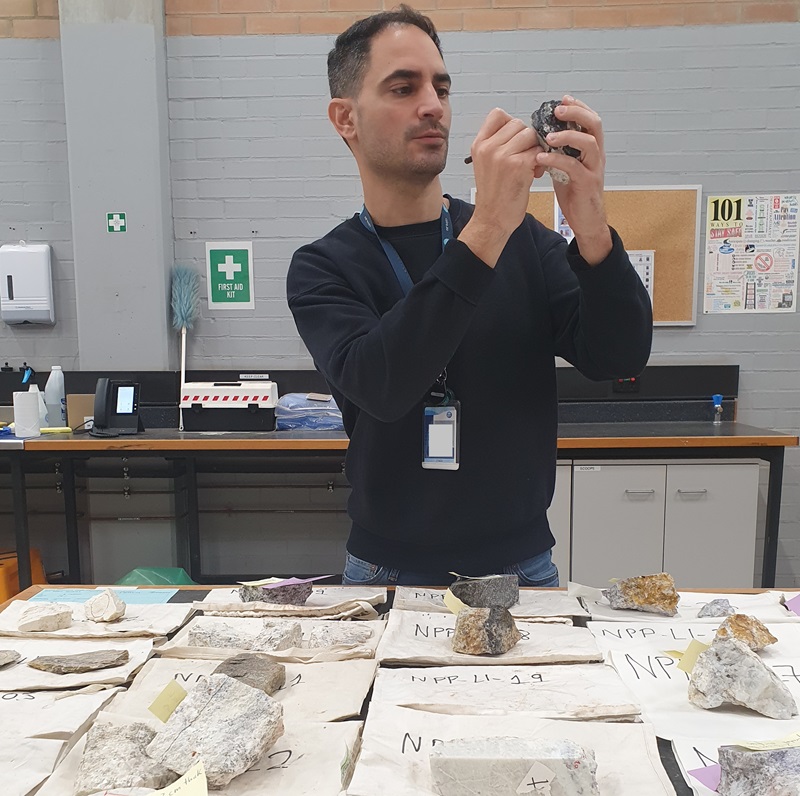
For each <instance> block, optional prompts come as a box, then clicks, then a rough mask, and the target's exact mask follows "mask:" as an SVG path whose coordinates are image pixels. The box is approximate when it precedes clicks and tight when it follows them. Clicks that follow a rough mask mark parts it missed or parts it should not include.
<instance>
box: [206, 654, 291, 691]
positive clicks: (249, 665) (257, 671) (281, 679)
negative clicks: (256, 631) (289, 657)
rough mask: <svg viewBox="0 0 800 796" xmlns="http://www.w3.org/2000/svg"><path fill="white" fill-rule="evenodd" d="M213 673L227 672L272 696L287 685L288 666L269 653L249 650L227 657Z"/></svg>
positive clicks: (230, 675)
mask: <svg viewBox="0 0 800 796" xmlns="http://www.w3.org/2000/svg"><path fill="white" fill-rule="evenodd" d="M212 674H227V675H228V677H232V678H233V679H234V680H238V681H239V682H240V683H245V684H246V685H249V686H252V687H253V688H258V689H259V690H260V691H263V692H264V693H265V694H268V695H269V696H272V695H273V694H274V693H275V692H276V691H279V690H280V689H281V688H283V686H284V685H286V667H285V666H284V665H283V664H282V663H276V662H275V661H273V660H271V659H270V657H269V656H268V655H261V654H259V653H258V652H247V653H243V654H241V655H234V656H232V657H231V658H226V659H225V660H224V661H223V662H222V663H221V664H220V665H219V666H217V668H216V669H214V671H213V672H212Z"/></svg>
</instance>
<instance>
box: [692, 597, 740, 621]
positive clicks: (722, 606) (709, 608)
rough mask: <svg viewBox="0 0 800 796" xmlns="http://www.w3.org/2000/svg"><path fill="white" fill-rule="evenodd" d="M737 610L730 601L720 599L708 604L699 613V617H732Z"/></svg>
mask: <svg viewBox="0 0 800 796" xmlns="http://www.w3.org/2000/svg"><path fill="white" fill-rule="evenodd" d="M735 613H736V609H735V608H734V607H733V606H732V605H731V602H730V600H726V599H725V598H720V599H718V600H712V601H711V602H710V603H706V604H705V605H704V606H703V607H702V608H701V609H700V610H699V611H698V612H697V616H698V617H700V618H702V617H704V616H730V615H731V614H735Z"/></svg>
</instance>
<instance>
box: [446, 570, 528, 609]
mask: <svg viewBox="0 0 800 796" xmlns="http://www.w3.org/2000/svg"><path fill="white" fill-rule="evenodd" d="M450 591H451V592H452V593H453V596H455V597H458V599H459V600H461V602H462V603H464V605H468V606H469V607H470V608H491V607H492V606H493V605H502V606H503V608H511V606H512V605H516V604H517V603H518V602H519V579H518V578H517V576H516V575H487V576H486V577H485V578H464V579H461V580H456V581H454V582H453V583H452V584H451V586H450Z"/></svg>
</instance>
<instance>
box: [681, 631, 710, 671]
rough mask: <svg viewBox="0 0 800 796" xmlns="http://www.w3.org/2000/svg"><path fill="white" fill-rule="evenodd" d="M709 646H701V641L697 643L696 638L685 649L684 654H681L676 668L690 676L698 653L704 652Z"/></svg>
mask: <svg viewBox="0 0 800 796" xmlns="http://www.w3.org/2000/svg"><path fill="white" fill-rule="evenodd" d="M710 646H711V645H710V644H703V642H702V641H698V640H697V639H696V638H695V639H692V640H691V641H690V642H689V646H688V647H687V648H686V652H684V653H683V656H682V657H681V660H680V663H678V668H679V669H680V670H681V671H682V672H686V674H691V672H692V669H694V665H695V663H697V658H698V657H699V656H700V653H702V652H705V651H706V650H707V649H708V648H709V647H710Z"/></svg>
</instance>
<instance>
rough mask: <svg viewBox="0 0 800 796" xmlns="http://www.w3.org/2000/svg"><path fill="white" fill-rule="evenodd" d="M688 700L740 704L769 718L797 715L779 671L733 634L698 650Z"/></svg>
mask: <svg viewBox="0 0 800 796" xmlns="http://www.w3.org/2000/svg"><path fill="white" fill-rule="evenodd" d="M689 701H690V702H691V703H692V704H694V705H697V706H698V707H701V708H705V709H709V708H718V707H719V706H720V705H723V704H731V705H742V706H743V707H746V708H750V710H754V711H756V712H757V713H761V714H763V715H764V716H769V717H770V718H772V719H790V718H791V717H792V716H796V715H797V704H796V703H795V701H794V697H793V696H792V694H791V692H790V691H789V689H788V688H787V687H786V686H785V685H784V683H782V682H781V680H780V679H779V677H778V675H776V674H775V672H773V671H772V669H770V668H769V666H767V665H766V664H765V663H764V661H762V660H761V658H759V656H758V655H756V653H755V652H753V651H752V650H751V649H750V648H749V647H748V646H747V644H745V643H744V642H742V641H739V640H738V639H735V638H717V639H715V640H714V642H713V643H712V645H711V646H710V647H709V648H708V649H707V650H705V652H701V653H700V655H699V656H698V658H697V662H696V663H695V665H694V668H693V669H692V674H691V677H690V679H689Z"/></svg>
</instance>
